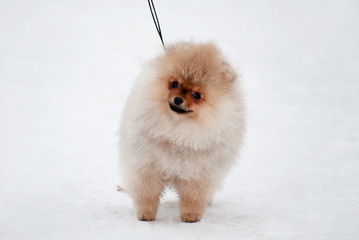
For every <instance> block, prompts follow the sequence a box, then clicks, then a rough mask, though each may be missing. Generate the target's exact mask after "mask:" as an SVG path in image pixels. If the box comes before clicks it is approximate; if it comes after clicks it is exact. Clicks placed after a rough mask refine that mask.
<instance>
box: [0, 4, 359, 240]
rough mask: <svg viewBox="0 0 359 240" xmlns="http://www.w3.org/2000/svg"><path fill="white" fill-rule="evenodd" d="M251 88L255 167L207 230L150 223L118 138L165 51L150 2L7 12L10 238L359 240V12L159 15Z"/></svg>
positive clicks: (346, 7)
mask: <svg viewBox="0 0 359 240" xmlns="http://www.w3.org/2000/svg"><path fill="white" fill-rule="evenodd" d="M155 4H156V6H157V11H158V13H159V17H160V20H161V24H162V29H163V34H164V39H165V41H166V42H173V41H176V40H182V39H191V38H192V39H195V40H208V39H211V40H214V41H216V42H217V43H218V44H219V46H220V47H221V48H222V49H223V50H224V52H225V53H226V55H227V56H228V59H229V60H230V61H231V62H232V63H233V65H234V66H236V67H239V69H240V72H241V73H242V76H243V78H244V81H245V86H244V87H245V91H246V95H247V96H246V98H247V103H248V108H249V116H248V123H249V126H248V134H247V139H246V146H245V147H244V149H243V154H242V155H241V158H240V159H239V160H238V164H237V165H236V167H235V168H234V169H233V171H232V173H231V174H230V175H229V176H228V178H227V179H226V183H225V187H224V189H223V191H221V192H219V193H218V194H217V195H216V198H215V202H214V204H213V206H211V207H210V208H209V209H208V211H207V212H206V214H205V216H204V218H203V220H202V221H201V222H200V223H195V224H185V223H181V222H180V220H179V216H178V207H177V200H176V197H175V196H174V195H173V194H171V193H170V194H168V195H167V196H166V197H165V198H164V199H163V203H162V205H161V207H160V210H159V215H158V221H156V222H151V223H147V222H139V221H137V220H136V217H135V214H134V209H133V206H132V202H131V200H130V199H129V197H128V196H127V195H126V194H124V193H118V192H116V191H115V189H116V184H117V183H118V176H117V156H118V153H117V147H116V144H117V137H116V131H117V129H118V123H119V120H120V118H121V110H122V107H123V105H124V101H125V99H126V96H127V95H128V92H129V89H130V87H131V85H132V83H133V81H134V78H135V77H136V75H137V74H138V73H139V70H140V65H141V63H142V62H143V60H144V59H149V58H151V57H153V56H154V55H156V54H157V53H158V51H159V50H160V49H161V45H160V40H159V38H158V37H157V35H156V32H155V28H154V25H153V23H152V19H151V16H150V13H149V10H148V8H147V2H146V1H138V0H137V1H95V0H93V1H80V0H75V1H40V0H34V1H20V0H19V1H5V0H3V1H1V2H0V239H4V240H5V239H16V240H17V239H27V240H28V239H36V240H38V239H81V238H82V239H143V238H147V239H216V240H217V239H248V240H251V239H272V240H278V239H283V240H288V239H301V240H302V239H313V240H314V239H315V240H321V239H333V240H334V239H345V240H354V239H358V235H359V94H358V92H359V45H358V43H359V3H358V1H355V0H353V1H349V0H348V1H324V0H323V1H319V0H318V1H277V0H276V1H261V0H254V1H235V0H233V1H229V0H228V1H209V0H201V1H200V0H196V1H165V0H156V1H155Z"/></svg>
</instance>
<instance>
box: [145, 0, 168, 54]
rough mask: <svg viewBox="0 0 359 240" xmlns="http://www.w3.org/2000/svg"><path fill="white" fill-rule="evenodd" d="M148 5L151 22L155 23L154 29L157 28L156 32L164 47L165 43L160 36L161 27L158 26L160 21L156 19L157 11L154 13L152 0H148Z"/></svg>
mask: <svg viewBox="0 0 359 240" xmlns="http://www.w3.org/2000/svg"><path fill="white" fill-rule="evenodd" d="M148 6H149V7H150V10H151V14H152V18H153V22H154V23H155V26H156V29H157V33H158V35H159V36H160V39H161V42H162V45H163V47H165V43H164V42H163V38H162V32H161V27H160V21H158V17H157V13H156V8H155V5H154V4H153V1H152V0H148ZM153 13H154V14H153Z"/></svg>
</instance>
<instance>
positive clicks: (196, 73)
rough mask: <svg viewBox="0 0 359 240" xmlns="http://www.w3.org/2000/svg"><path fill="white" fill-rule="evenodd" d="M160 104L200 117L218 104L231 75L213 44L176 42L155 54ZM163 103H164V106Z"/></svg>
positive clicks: (174, 112) (174, 111) (184, 115)
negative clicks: (160, 53)
mask: <svg viewBox="0 0 359 240" xmlns="http://www.w3.org/2000/svg"><path fill="white" fill-rule="evenodd" d="M158 71H159V72H158V83H159V84H160V85H161V89H162V93H161V95H162V96H161V104H162V108H165V110H166V111H168V113H169V114H172V115H178V116H180V117H181V118H194V119H197V118H202V117H206V116H208V115H211V114H212V113H213V112H212V111H214V109H216V108H220V107H221V106H220V104H221V100H222V99H223V98H224V97H228V96H229V95H230V93H231V88H232V87H233V80H234V78H235V75H234V73H233V71H232V69H231V67H230V66H229V64H228V63H227V62H226V61H225V60H224V58H223V57H222V55H221V53H220V51H219V50H218V49H217V48H216V46H215V45H214V44H211V43H205V44H191V43H179V44H176V45H173V46H170V47H168V48H167V49H166V52H165V54H164V55H163V56H161V57H159V65H158ZM164 106H165V107H164Z"/></svg>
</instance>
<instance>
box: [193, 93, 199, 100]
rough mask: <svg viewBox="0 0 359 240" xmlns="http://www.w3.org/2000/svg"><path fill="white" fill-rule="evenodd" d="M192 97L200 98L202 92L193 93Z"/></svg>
mask: <svg viewBox="0 0 359 240" xmlns="http://www.w3.org/2000/svg"><path fill="white" fill-rule="evenodd" d="M192 97H193V98H194V99H195V100H200V99H201V94H199V93H198V92H195V93H192Z"/></svg>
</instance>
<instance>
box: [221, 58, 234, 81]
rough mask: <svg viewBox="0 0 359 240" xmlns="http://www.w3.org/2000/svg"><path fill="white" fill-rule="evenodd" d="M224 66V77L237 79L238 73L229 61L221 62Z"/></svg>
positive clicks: (232, 79)
mask: <svg viewBox="0 0 359 240" xmlns="http://www.w3.org/2000/svg"><path fill="white" fill-rule="evenodd" d="M221 67H222V73H221V74H222V77H223V78H225V79H228V80H231V81H234V80H235V79H236V74H235V72H234V70H233V68H232V67H231V66H230V65H229V64H228V62H226V61H223V62H222V63H221Z"/></svg>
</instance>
